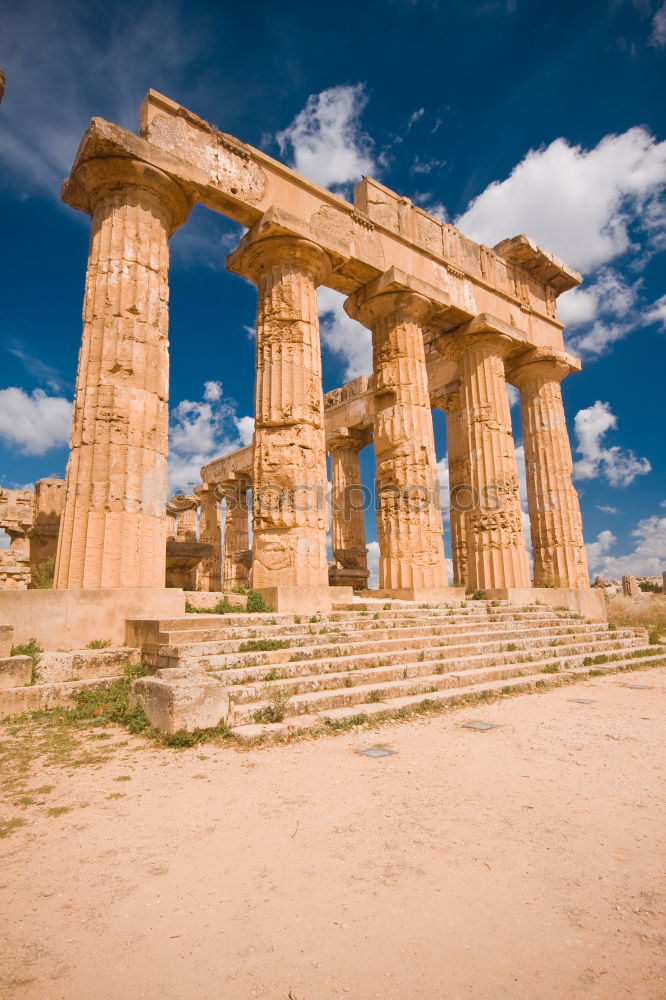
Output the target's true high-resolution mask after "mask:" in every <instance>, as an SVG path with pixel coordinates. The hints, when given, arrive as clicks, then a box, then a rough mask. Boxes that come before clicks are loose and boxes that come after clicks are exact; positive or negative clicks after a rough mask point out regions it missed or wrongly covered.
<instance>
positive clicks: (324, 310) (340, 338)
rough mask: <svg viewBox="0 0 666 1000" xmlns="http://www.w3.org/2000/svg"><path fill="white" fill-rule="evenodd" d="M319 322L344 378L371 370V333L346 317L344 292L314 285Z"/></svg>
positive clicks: (364, 373) (324, 340)
mask: <svg viewBox="0 0 666 1000" xmlns="http://www.w3.org/2000/svg"><path fill="white" fill-rule="evenodd" d="M317 294H318V297H319V325H320V333H321V340H322V343H323V345H324V346H325V347H327V348H328V349H329V351H331V352H332V353H333V354H335V355H337V356H338V358H339V359H340V360H341V361H342V362H343V364H344V366H345V367H344V374H343V379H344V381H345V382H347V381H349V379H352V378H356V377H357V375H367V374H369V373H370V372H371V371H372V336H371V333H370V331H369V330H368V329H367V328H366V327H364V326H362V325H361V324H360V323H357V322H356V320H354V319H350V317H349V316H348V315H347V313H346V312H345V311H344V308H343V303H344V301H345V297H344V295H341V294H340V292H336V291H335V290H334V289H332V288H326V287H324V286H322V287H321V288H319V289H318V292H317Z"/></svg>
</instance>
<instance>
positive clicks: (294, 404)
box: [228, 231, 330, 610]
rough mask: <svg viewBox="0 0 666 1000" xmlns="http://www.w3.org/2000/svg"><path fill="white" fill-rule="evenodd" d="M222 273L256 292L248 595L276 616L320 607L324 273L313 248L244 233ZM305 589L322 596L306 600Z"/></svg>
mask: <svg viewBox="0 0 666 1000" xmlns="http://www.w3.org/2000/svg"><path fill="white" fill-rule="evenodd" d="M228 267H229V268H230V270H232V271H234V272H235V273H237V274H242V275H244V276H245V277H248V278H250V279H251V280H252V281H254V282H255V283H256V284H257V287H258V293H259V298H258V304H257V356H256V357H257V381H256V389H255V430H254V459H253V476H252V484H253V485H252V528H253V549H252V585H253V588H254V589H257V590H271V591H272V590H274V588H289V590H288V591H283V593H282V594H278V593H277V592H274V593H271V594H267V595H266V596H267V599H268V600H269V602H270V603H274V604H275V606H276V608H277V610H283V609H284V610H288V609H289V607H291V608H292V609H293V610H298V609H300V605H299V601H301V600H302V601H303V602H304V603H303V607H306V606H307V601H308V599H309V598H308V595H307V594H304V595H300V596H299V595H297V594H294V592H293V588H307V589H308V590H309V597H310V598H311V599H312V602H313V606H315V607H316V606H317V605H320V606H323V605H321V602H322V601H326V600H327V599H328V600H330V598H328V589H327V588H328V564H327V559H326V524H327V507H326V487H327V477H326V444H325V440H324V404H323V394H322V384H321V350H320V344H319V318H318V313H317V292H316V289H317V285H319V284H320V283H321V282H322V280H323V279H324V277H325V276H326V274H327V273H328V271H329V269H330V261H329V258H328V256H327V255H326V254H325V253H324V251H323V250H321V249H320V248H319V247H318V246H316V245H315V244H314V243H310V242H309V241H308V240H303V239H298V238H296V237H292V236H272V237H270V236H269V237H267V238H264V239H256V238H255V237H254V234H253V233H252V231H251V232H250V233H248V234H247V236H246V237H245V238H244V240H243V242H242V243H241V245H240V247H239V249H238V250H237V251H235V253H233V254H231V256H230V257H229V258H228ZM312 588H326V593H325V594H324V593H318V594H314V592H313V591H312Z"/></svg>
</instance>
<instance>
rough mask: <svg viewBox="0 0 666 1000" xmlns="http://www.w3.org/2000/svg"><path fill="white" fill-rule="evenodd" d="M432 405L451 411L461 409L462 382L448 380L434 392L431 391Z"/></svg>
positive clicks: (446, 411)
mask: <svg viewBox="0 0 666 1000" xmlns="http://www.w3.org/2000/svg"><path fill="white" fill-rule="evenodd" d="M430 405H431V406H432V407H434V408H435V409H436V410H444V412H445V413H451V412H453V411H454V410H459V409H460V382H459V381H458V380H457V379H456V380H455V381H454V382H447V384H446V385H443V386H441V387H440V388H439V389H436V390H435V391H434V392H431V393H430Z"/></svg>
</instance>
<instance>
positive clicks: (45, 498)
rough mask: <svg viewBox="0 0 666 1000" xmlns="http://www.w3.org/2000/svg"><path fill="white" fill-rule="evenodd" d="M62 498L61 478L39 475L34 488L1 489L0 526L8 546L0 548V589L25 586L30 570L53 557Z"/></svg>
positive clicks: (62, 485) (22, 587) (28, 579)
mask: <svg viewBox="0 0 666 1000" xmlns="http://www.w3.org/2000/svg"><path fill="white" fill-rule="evenodd" d="M64 499H65V484H64V482H63V480H62V479H40V480H39V481H38V482H36V483H35V489H34V491H33V490H0V528H2V529H3V530H4V531H5V532H6V533H7V535H9V548H7V549H0V590H27V588H28V587H30V586H32V584H33V580H32V576H33V571H34V570H35V569H36V568H37V567H39V566H40V565H41V566H43V565H44V564H46V563H47V562H48V561H49V560H52V559H53V557H54V556H55V554H56V548H57V544H58V529H59V527H60V516H61V514H62V507H63V502H64Z"/></svg>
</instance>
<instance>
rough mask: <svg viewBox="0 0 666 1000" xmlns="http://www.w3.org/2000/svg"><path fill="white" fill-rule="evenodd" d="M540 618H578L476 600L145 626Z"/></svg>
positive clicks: (191, 618) (194, 618) (196, 617)
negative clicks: (461, 603)
mask: <svg viewBox="0 0 666 1000" xmlns="http://www.w3.org/2000/svg"><path fill="white" fill-rule="evenodd" d="M526 614H527V615H531V614H534V615H539V616H549V617H556V616H558V615H560V614H566V615H567V617H572V618H577V617H579V616H576V615H575V614H573V613H572V612H570V611H567V610H566V609H556V608H549V607H546V606H545V605H529V606H526V607H525V608H516V607H512V606H510V605H508V604H497V605H495V604H494V603H493V602H488V601H475V602H473V606H471V607H460V606H455V607H453V606H447V605H443V606H441V607H437V608H421V607H419V606H418V605H415V604H410V605H408V606H405V607H403V608H395V609H392V610H387V609H384V608H382V607H379V608H378V607H376V606H368V607H361V608H360V609H358V608H357V606H356V605H354V606H353V607H350V608H348V609H347V610H345V611H330V612H325V613H321V614H317V615H310V616H308V615H294V614H284V613H274V614H264V613H261V614H248V613H239V614H236V613H231V614H225V615H213V614H190V615H182V616H179V617H177V618H163V619H147V620H145V621H143V622H141V624H145V625H148V624H150V625H153V626H159V629H160V631H167V632H169V631H176V630H195V631H196V630H197V629H200V628H207V627H210V626H211V625H217V627H224V628H231V627H241V628H246V627H262V626H265V625H274V626H275V625H280V626H284V625H290V624H291V625H299V624H300V625H303V624H305V625H307V624H317V623H319V622H324V623H326V622H342V621H358V620H361V621H362V620H363V619H364V618H368V617H371V616H372V617H373V618H374V617H375V616H377V617H378V618H380V619H386V620H389V619H394V620H401V619H403V618H405V617H418V618H427V619H429V620H432V619H433V617H438V618H439V617H442V618H443V617H459V618H468V617H481V616H484V615H488V616H489V617H491V616H505V615H506V616H507V617H509V618H519V617H522V616H524V615H526Z"/></svg>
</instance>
